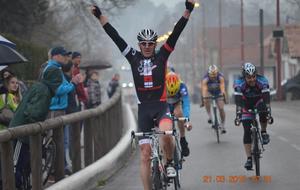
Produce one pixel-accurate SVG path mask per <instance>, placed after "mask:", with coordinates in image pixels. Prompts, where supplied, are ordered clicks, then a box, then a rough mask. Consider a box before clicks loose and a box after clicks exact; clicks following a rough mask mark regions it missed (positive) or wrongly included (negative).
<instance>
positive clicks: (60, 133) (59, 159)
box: [53, 126, 65, 182]
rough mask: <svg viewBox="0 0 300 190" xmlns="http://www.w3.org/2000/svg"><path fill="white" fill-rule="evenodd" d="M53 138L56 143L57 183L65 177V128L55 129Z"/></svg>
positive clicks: (55, 169) (55, 168)
mask: <svg viewBox="0 0 300 190" xmlns="http://www.w3.org/2000/svg"><path fill="white" fill-rule="evenodd" d="M53 138H54V140H55V143H56V157H55V164H54V176H55V181H56V182H57V181H59V180H61V179H63V178H64V177H65V170H64V169H65V163H64V158H65V155H64V129H63V126H61V127H58V128H56V129H53Z"/></svg>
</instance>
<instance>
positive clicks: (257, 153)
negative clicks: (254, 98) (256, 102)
mask: <svg viewBox="0 0 300 190" xmlns="http://www.w3.org/2000/svg"><path fill="white" fill-rule="evenodd" d="M259 113H264V114H267V121H268V123H269V124H273V122H274V119H273V117H272V116H271V112H266V111H258V110H257V109H256V108H255V109H249V110H247V111H244V112H242V113H241V114H250V115H252V122H251V140H252V143H251V155H252V160H254V164H255V174H256V176H260V159H261V158H262V153H263V151H265V148H264V145H263V143H262V137H261V133H260V126H259V124H258V121H257V118H256V116H257V114H259ZM234 123H235V125H236V126H239V125H240V123H241V116H237V118H236V119H235V121H234Z"/></svg>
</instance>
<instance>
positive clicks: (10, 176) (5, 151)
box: [1, 141, 15, 190]
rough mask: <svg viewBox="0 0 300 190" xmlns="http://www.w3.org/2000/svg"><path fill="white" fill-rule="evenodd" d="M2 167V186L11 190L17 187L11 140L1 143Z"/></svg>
mask: <svg viewBox="0 0 300 190" xmlns="http://www.w3.org/2000/svg"><path fill="white" fill-rule="evenodd" d="M1 167H2V188H3V189H9V190H13V189H15V175H14V163H13V146H12V144H11V142H10V141H9V142H3V143H1Z"/></svg>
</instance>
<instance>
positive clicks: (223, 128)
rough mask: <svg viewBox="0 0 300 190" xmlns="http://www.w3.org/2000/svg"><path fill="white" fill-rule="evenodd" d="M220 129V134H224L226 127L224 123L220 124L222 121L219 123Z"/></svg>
mask: <svg viewBox="0 0 300 190" xmlns="http://www.w3.org/2000/svg"><path fill="white" fill-rule="evenodd" d="M220 130H221V134H225V133H226V129H225V127H224V124H222V123H221V125H220Z"/></svg>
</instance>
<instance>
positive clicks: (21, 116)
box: [9, 47, 68, 188]
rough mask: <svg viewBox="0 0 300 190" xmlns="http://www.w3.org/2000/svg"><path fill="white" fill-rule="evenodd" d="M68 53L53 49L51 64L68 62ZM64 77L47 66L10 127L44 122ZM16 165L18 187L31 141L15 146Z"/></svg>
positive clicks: (19, 140) (16, 113)
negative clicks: (52, 99)
mask: <svg viewBox="0 0 300 190" xmlns="http://www.w3.org/2000/svg"><path fill="white" fill-rule="evenodd" d="M67 53H68V52H67V51H66V50H65V49H64V48H63V47H57V48H53V50H52V58H51V60H49V62H51V63H53V64H54V63H55V64H59V63H63V62H64V61H65V60H66V55H67ZM62 82H63V77H62V73H61V70H60V69H59V67H56V66H52V65H49V66H48V65H47V67H46V68H45V69H44V71H43V75H42V78H41V81H40V82H37V83H35V84H33V86H32V87H31V88H30V89H29V90H28V92H27V93H26V94H25V96H24V98H23V99H22V101H21V102H20V104H19V106H18V108H17V110H16V112H15V116H14V118H13V119H12V120H11V122H10V124H9V127H16V126H19V125H24V124H29V123H34V122H39V121H44V120H45V119H46V118H47V114H48V110H49V106H50V103H51V98H52V97H53V96H54V95H55V94H56V91H57V90H58V89H59V87H60V85H61V83H62ZM14 163H16V166H15V169H16V171H15V172H16V173H15V175H16V186H17V188H18V187H19V186H20V185H21V183H22V179H21V172H22V171H23V170H24V169H25V167H28V166H30V153H29V140H28V138H20V139H18V140H17V143H16V144H15V152H14Z"/></svg>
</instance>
